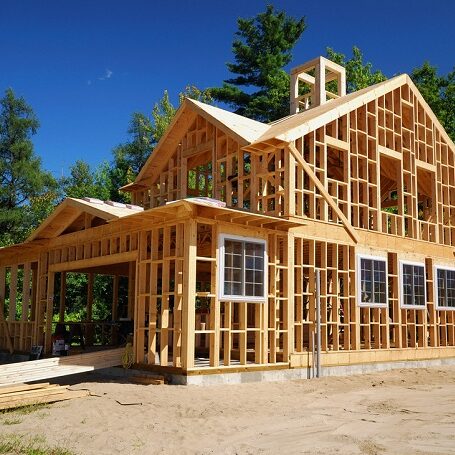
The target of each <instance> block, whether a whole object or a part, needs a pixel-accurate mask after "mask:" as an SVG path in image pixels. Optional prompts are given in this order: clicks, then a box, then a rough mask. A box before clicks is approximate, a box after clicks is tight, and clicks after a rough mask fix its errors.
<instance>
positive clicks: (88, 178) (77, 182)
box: [60, 160, 112, 200]
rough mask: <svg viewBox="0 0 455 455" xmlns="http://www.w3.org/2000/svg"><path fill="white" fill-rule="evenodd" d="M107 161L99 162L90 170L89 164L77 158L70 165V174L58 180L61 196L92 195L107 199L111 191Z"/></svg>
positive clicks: (77, 196) (82, 196) (109, 170)
mask: <svg viewBox="0 0 455 455" xmlns="http://www.w3.org/2000/svg"><path fill="white" fill-rule="evenodd" d="M110 173H111V169H110V166H109V163H107V162H105V163H101V164H100V165H99V166H98V167H97V168H95V169H94V170H92V169H91V168H90V165H89V164H88V163H87V162H85V161H83V160H77V161H76V162H75V163H74V164H73V165H72V166H71V167H70V175H69V176H68V177H63V178H62V179H61V180H60V186H61V190H62V193H63V197H74V198H84V197H94V198H98V199H101V200H108V199H109V197H110V194H111V191H112V181H111V178H110Z"/></svg>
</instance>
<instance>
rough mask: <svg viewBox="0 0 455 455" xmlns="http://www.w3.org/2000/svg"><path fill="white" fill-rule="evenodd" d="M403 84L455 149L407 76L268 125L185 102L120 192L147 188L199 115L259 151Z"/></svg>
mask: <svg viewBox="0 0 455 455" xmlns="http://www.w3.org/2000/svg"><path fill="white" fill-rule="evenodd" d="M405 84H408V85H409V87H410V89H411V90H412V92H413V94H414V95H415V96H416V98H417V99H418V101H419V102H420V103H421V104H422V106H423V107H424V109H425V111H426V112H427V114H428V115H429V116H430V118H431V119H432V121H433V122H434V123H435V125H436V127H437V128H438V129H439V130H440V133H441V135H442V137H443V138H444V140H445V141H446V142H447V143H448V144H449V145H450V146H451V147H453V148H455V145H454V143H453V142H452V140H451V139H450V137H449V135H448V134H447V132H446V131H445V129H444V127H443V126H442V125H441V123H440V122H439V120H438V119H437V117H436V115H435V114H434V113H433V111H432V110H431V108H430V106H429V105H428V103H427V102H426V101H425V100H424V98H423V96H422V95H421V94H420V92H419V90H418V89H417V87H416V86H415V85H414V83H413V82H412V80H411V78H410V77H409V76H408V75H407V74H401V75H399V76H396V77H393V78H391V79H388V80H386V81H384V82H380V83H378V84H375V85H372V86H370V87H366V88H364V89H362V90H358V91H357V92H353V93H350V94H348V95H345V96H342V97H340V98H337V99H335V100H331V101H329V102H327V103H324V104H322V105H320V106H318V107H315V108H312V109H310V110H307V111H304V112H299V113H297V114H293V115H289V116H288V117H284V118H282V119H280V120H277V121H275V122H272V123H270V124H268V125H266V124H264V123H261V122H258V121H255V120H251V119H249V118H247V117H243V116H241V115H238V114H234V113H232V112H229V111H226V110H224V109H220V108H218V107H214V106H210V105H208V104H205V103H202V102H200V101H195V100H192V99H189V98H186V99H185V100H184V102H183V103H182V105H181V106H180V108H179V109H178V111H177V113H176V115H175V117H174V119H173V121H172V122H171V125H170V126H169V127H168V129H167V130H166V133H165V134H164V135H163V137H162V138H161V140H160V142H159V143H158V145H157V147H156V148H155V150H154V152H153V153H152V155H150V157H149V158H148V160H147V162H146V163H145V165H144V166H143V168H142V169H141V171H140V173H139V175H138V176H137V178H136V180H135V181H134V182H133V183H130V184H128V185H125V186H124V187H123V188H122V189H124V190H129V189H133V188H134V187H136V188H140V187H142V186H143V187H146V185H144V184H141V181H142V180H145V179H147V178H150V177H153V176H155V175H157V174H158V173H159V172H160V171H161V169H162V168H163V167H164V166H165V164H166V163H167V161H168V160H169V158H170V155H171V154H172V153H173V152H174V150H175V148H176V147H177V145H178V144H179V141H180V140H181V137H182V136H183V134H184V130H185V128H187V127H189V124H190V123H191V121H192V120H194V118H195V116H196V115H201V116H202V117H204V118H205V119H207V120H208V121H209V122H211V123H213V124H214V125H216V126H217V127H219V128H220V129H222V130H223V131H225V132H226V133H227V134H230V135H232V136H233V137H234V138H235V139H236V140H237V141H238V142H239V144H240V145H241V146H243V147H247V148H250V149H255V148H256V147H255V146H256V145H257V146H258V148H260V147H259V144H267V143H270V144H272V145H276V144H277V143H279V142H285V143H290V142H292V141H294V140H296V139H297V138H299V137H302V136H303V135H305V134H307V133H309V132H311V131H314V130H315V129H317V128H319V127H321V126H323V125H325V124H327V123H330V122H331V121H333V120H335V119H337V118H339V117H341V116H343V115H345V114H347V113H349V112H351V111H353V110H354V109H357V108H359V107H361V106H363V105H365V104H367V103H369V102H370V101H373V100H375V99H377V98H378V97H380V96H383V95H385V94H386V93H388V92H390V91H392V90H395V89H396V88H398V87H401V86H403V85H405Z"/></svg>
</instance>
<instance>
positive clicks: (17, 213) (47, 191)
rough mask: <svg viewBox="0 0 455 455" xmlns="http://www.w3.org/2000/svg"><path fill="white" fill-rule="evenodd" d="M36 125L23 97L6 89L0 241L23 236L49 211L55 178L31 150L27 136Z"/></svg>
mask: <svg viewBox="0 0 455 455" xmlns="http://www.w3.org/2000/svg"><path fill="white" fill-rule="evenodd" d="M38 127H39V122H38V119H37V118H36V116H35V114H34V112H33V109H32V108H31V107H30V106H29V105H28V104H27V102H26V101H25V99H24V98H22V97H16V95H15V94H14V92H13V90H12V89H7V90H6V91H5V95H4V97H3V98H1V99H0V182H1V185H0V244H2V245H6V244H10V243H17V242H20V241H22V240H24V238H25V237H26V236H27V234H28V233H29V232H30V230H32V229H33V228H34V227H36V225H37V224H39V223H40V222H41V221H42V219H43V217H45V216H46V214H47V213H48V212H49V208H50V207H51V206H52V204H53V201H54V199H55V196H56V182H55V179H54V178H53V177H52V175H51V174H50V173H48V172H45V171H44V170H43V169H42V167H41V160H40V158H39V157H37V156H36V155H35V153H34V151H33V143H32V141H31V137H32V136H33V135H34V134H36V132H37V130H38ZM49 202H50V203H49ZM38 208H39V210H38ZM34 209H36V211H35V210H34Z"/></svg>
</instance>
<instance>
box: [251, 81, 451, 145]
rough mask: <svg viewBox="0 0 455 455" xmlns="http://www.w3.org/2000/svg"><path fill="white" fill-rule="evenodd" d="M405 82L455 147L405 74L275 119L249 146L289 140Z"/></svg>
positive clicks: (445, 137) (443, 134)
mask: <svg viewBox="0 0 455 455" xmlns="http://www.w3.org/2000/svg"><path fill="white" fill-rule="evenodd" d="M405 84H408V85H409V86H410V88H411V90H412V92H413V94H414V95H415V96H416V97H417V98H418V100H419V102H420V103H421V104H422V105H423V107H424V109H425V110H426V112H427V114H428V115H429V116H430V118H431V119H432V121H433V122H434V123H435V124H436V125H437V126H438V127H439V128H440V130H441V134H442V136H443V137H444V139H445V140H446V141H447V142H448V143H449V144H450V145H452V146H454V147H455V145H454V144H453V142H452V140H451V139H450V137H449V135H448V134H447V132H446V131H445V129H444V127H443V126H442V125H441V123H440V122H439V120H438V119H437V117H436V115H435V114H434V113H433V111H432V110H431V108H430V106H429V105H428V103H427V102H426V101H425V99H424V98H423V96H422V95H421V93H420V92H419V90H418V88H417V87H416V86H415V85H414V83H413V82H412V80H411V78H410V77H409V76H408V75H407V74H401V75H399V76H395V77H393V78H391V79H388V80H386V81H383V82H379V83H378V84H375V85H371V86H370V87H366V88H364V89H362V90H358V91H357V92H353V93H350V94H348V95H345V96H342V97H340V98H337V99H335V100H331V101H329V102H327V103H324V104H321V105H320V106H318V107H315V108H312V109H309V110H307V111H304V112H299V113H297V114H294V115H290V116H288V117H284V118H282V119H280V120H277V121H275V122H273V123H271V124H270V125H269V129H268V130H267V131H266V132H265V133H264V134H262V135H261V136H260V137H258V138H257V139H256V141H255V142H253V143H251V147H253V148H254V145H255V144H260V143H266V142H267V141H270V140H272V139H273V140H278V141H282V142H287V143H289V142H292V141H294V140H296V139H298V138H299V137H302V136H303V135H305V134H307V133H309V132H311V131H314V130H315V129H317V128H319V127H321V126H323V125H325V124H327V123H330V122H331V121H333V120H335V119H337V118H339V117H341V116H343V115H345V114H347V113H349V112H351V111H353V110H354V109H357V108H359V107H361V106H363V105H365V104H368V103H369V102H370V101H373V100H375V99H376V98H378V97H380V96H382V95H385V94H386V93H388V92H390V91H392V90H395V89H396V88H398V87H401V86H402V85H405Z"/></svg>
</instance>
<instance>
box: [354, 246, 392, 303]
mask: <svg viewBox="0 0 455 455" xmlns="http://www.w3.org/2000/svg"><path fill="white" fill-rule="evenodd" d="M362 259H370V260H373V261H382V262H385V277H386V279H385V300H386V301H385V303H363V302H362V301H361V295H362V267H361V261H362ZM387 262H388V261H387V257H386V256H371V255H368V254H357V270H356V275H357V305H358V306H359V307H362V308H387V307H388V306H389V271H388V263H387Z"/></svg>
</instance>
